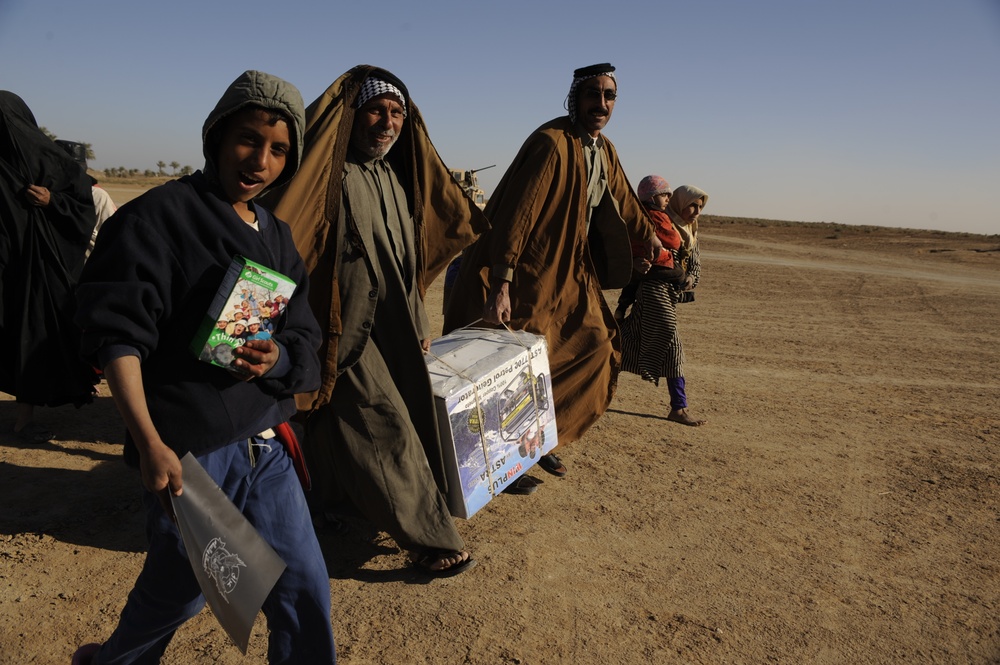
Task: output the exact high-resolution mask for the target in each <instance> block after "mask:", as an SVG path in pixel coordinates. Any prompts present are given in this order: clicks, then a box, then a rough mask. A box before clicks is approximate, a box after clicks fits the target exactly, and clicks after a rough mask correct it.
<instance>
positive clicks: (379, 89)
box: [354, 76, 406, 118]
mask: <svg viewBox="0 0 1000 665" xmlns="http://www.w3.org/2000/svg"><path fill="white" fill-rule="evenodd" d="M386 93H388V94H390V95H393V96H394V97H396V98H397V99H398V100H399V103H400V104H401V105H402V106H403V117H404V118H405V117H406V96H405V95H403V92H402V91H401V90H400V89H399V88H397V87H396V86H394V85H393V84H391V83H387V82H386V81H383V80H382V79H378V78H375V77H374V76H369V77H368V78H366V79H365V82H364V83H363V84H362V86H361V92H359V93H358V98H357V100H355V102H354V108H356V109H359V108H361V107H362V106H364V105H365V104H367V103H368V100H369V99H372V98H373V97H378V96H379V95H384V94H386Z"/></svg>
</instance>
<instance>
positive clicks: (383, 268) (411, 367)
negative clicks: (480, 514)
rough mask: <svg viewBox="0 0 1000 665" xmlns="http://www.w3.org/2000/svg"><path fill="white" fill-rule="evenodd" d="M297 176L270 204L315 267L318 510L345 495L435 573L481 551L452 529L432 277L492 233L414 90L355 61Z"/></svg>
mask: <svg viewBox="0 0 1000 665" xmlns="http://www.w3.org/2000/svg"><path fill="white" fill-rule="evenodd" d="M300 174H301V177H298V178H295V179H294V180H293V181H292V182H291V183H290V184H289V185H288V187H287V188H285V189H284V190H283V191H280V192H278V193H277V196H276V197H275V199H272V200H271V203H272V204H274V210H275V213H276V214H277V215H279V216H280V217H282V218H283V219H286V220H288V224H289V225H290V226H291V227H292V234H293V237H294V239H295V242H296V246H297V247H298V249H299V252H300V253H301V254H302V256H303V258H304V260H305V263H306V268H307V269H308V270H309V271H310V283H311V290H310V296H311V298H310V300H311V303H312V308H313V312H314V313H315V314H316V318H317V319H318V320H319V321H320V324H321V326H322V327H323V328H324V330H325V331H326V335H325V339H324V344H323V346H322V347H321V348H320V360H321V365H322V385H321V387H320V389H319V391H318V392H316V393H313V394H309V395H303V396H300V397H301V399H300V400H299V407H300V409H302V410H304V411H305V412H307V414H308V417H307V420H306V439H305V443H304V448H305V453H306V458H307V462H308V463H309V466H310V468H311V469H312V472H313V474H314V479H315V481H316V484H317V489H318V492H319V500H320V506H319V508H320V509H321V510H324V511H325V510H329V509H330V508H331V507H332V506H335V505H336V504H337V502H339V501H340V500H342V499H343V498H344V497H346V498H348V499H349V500H350V501H351V502H353V503H354V504H355V506H356V507H357V508H358V509H359V510H360V511H361V512H362V513H363V514H364V515H365V516H366V517H367V518H368V519H370V520H371V521H372V522H373V523H374V524H375V525H376V526H378V527H379V528H381V529H384V530H385V531H387V532H388V533H389V534H390V535H391V536H392V537H393V538H394V539H395V540H396V542H397V543H398V544H399V545H400V546H401V547H403V548H405V549H407V550H409V551H410V552H411V556H412V558H413V560H414V563H415V564H416V565H417V566H419V567H420V568H421V569H422V570H424V571H426V572H429V573H432V574H436V575H445V574H455V573H458V572H461V571H462V570H465V569H467V568H468V567H470V566H471V565H472V564H473V563H474V560H473V559H472V557H471V555H470V553H469V552H468V551H467V550H466V549H465V543H464V542H463V540H462V538H461V536H459V534H458V531H457V529H456V528H455V524H454V520H453V519H452V517H451V514H450V513H449V511H448V506H447V501H446V500H445V497H444V493H445V492H446V491H447V481H446V479H445V473H444V467H443V462H442V455H441V443H440V440H439V438H438V431H437V421H436V417H435V411H434V404H433V395H432V393H431V386H430V378H429V376H428V374H427V366H426V364H425V362H424V357H423V352H425V351H426V350H427V349H428V348H429V347H430V330H429V324H428V322H427V316H426V313H425V311H424V303H423V297H424V293H425V291H426V288H427V285H428V284H429V283H430V282H431V281H432V280H433V278H434V277H435V276H436V275H437V274H438V273H440V272H441V270H442V269H443V268H444V267H445V266H446V265H447V262H448V261H449V260H450V259H451V257H453V256H454V255H455V254H456V253H458V252H459V251H461V250H462V248H463V247H465V246H466V245H468V244H469V243H470V242H471V241H472V240H473V239H475V237H476V235H477V234H478V233H480V232H482V231H483V230H484V229H485V228H487V226H488V223H487V222H486V219H485V217H483V215H482V213H481V212H480V211H479V209H478V208H476V206H475V205H474V204H473V203H472V201H471V200H470V199H469V198H468V197H467V196H465V194H464V192H462V189H461V188H460V187H459V185H458V183H456V182H455V180H454V179H453V178H452V177H451V175H450V173H449V172H448V170H447V168H446V167H445V165H444V163H443V162H442V161H441V158H440V157H439V156H438V154H437V151H436V150H435V149H434V147H433V145H432V144H431V142H430V139H429V138H428V136H427V130H426V127H425V126H424V122H423V119H422V118H421V116H420V112H419V111H418V110H417V107H416V106H415V105H414V104H413V101H412V100H411V99H409V94H408V92H407V90H406V87H405V86H404V85H403V83H402V82H401V81H399V80H398V79H397V78H396V77H395V76H393V75H392V74H390V73H389V72H387V71H385V70H381V69H376V68H373V67H371V66H368V65H359V66H358V67H355V68H354V69H352V70H350V71H349V72H347V73H346V74H344V75H343V76H341V77H340V78H339V79H337V80H336V81H335V82H334V83H333V84H332V85H331V86H330V87H329V88H328V89H327V90H326V92H325V93H324V94H323V95H321V96H320V97H319V99H317V100H316V101H315V102H313V103H312V104H311V105H310V106H309V108H308V109H307V110H306V133H305V150H304V155H303V165H302V168H301V170H300Z"/></svg>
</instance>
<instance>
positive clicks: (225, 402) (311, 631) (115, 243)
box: [73, 71, 336, 665]
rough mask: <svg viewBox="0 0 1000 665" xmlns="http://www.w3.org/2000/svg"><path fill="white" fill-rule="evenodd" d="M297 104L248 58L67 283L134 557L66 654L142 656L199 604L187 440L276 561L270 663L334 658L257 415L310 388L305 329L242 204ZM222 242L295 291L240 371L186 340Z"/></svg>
mask: <svg viewBox="0 0 1000 665" xmlns="http://www.w3.org/2000/svg"><path fill="white" fill-rule="evenodd" d="M304 122H305V120H304V105H303V103H302V97H301V95H300V94H299V92H298V90H296V89H295V87H294V86H292V85H291V84H289V83H287V82H285V81H283V80H281V79H278V78H276V77H273V76H270V75H268V74H264V73H262V72H256V71H248V72H245V73H244V74H243V75H241V76H240V77H239V78H237V79H236V80H235V81H234V82H233V83H232V85H230V86H229V88H228V89H227V90H226V93H225V94H224V95H223V96H222V99H220V100H219V103H218V104H217V105H216V107H215V109H214V110H213V111H212V113H211V114H210V115H209V117H208V119H207V120H206V121H205V125H204V128H203V131H202V139H203V145H204V148H203V149H204V154H205V168H204V171H198V172H196V173H194V174H193V175H190V176H185V177H183V178H180V179H179V180H176V181H173V182H169V183H167V184H165V185H162V186H160V187H157V188H155V189H153V190H150V191H149V192H148V193H146V194H144V195H143V196H141V197H139V198H138V199H136V200H135V201H132V202H130V203H128V204H126V205H124V206H122V207H121V208H120V209H119V211H118V213H117V214H116V215H115V216H114V217H113V218H112V219H111V220H109V221H108V222H107V224H105V226H104V228H103V229H102V231H101V235H100V236H99V238H98V241H97V244H96V247H95V249H94V252H93V254H92V255H91V257H90V260H89V261H88V263H87V265H86V268H85V271H84V274H83V276H82V277H81V280H80V286H79V288H78V291H77V302H78V312H77V317H76V320H77V323H78V324H79V326H80V327H81V328H82V329H83V331H84V333H83V342H82V349H83V354H84V356H85V358H87V359H88V360H90V361H91V362H93V363H94V364H95V365H97V366H99V367H101V368H102V369H103V371H104V374H105V377H106V378H107V381H108V385H109V386H110V388H111V392H112V394H113V396H114V399H115V403H116V405H117V406H118V410H119V412H120V413H121V415H122V418H123V419H124V421H125V424H126V426H127V429H128V431H127V434H126V442H125V460H126V462H127V463H129V464H130V465H132V466H134V467H138V469H139V471H140V475H141V479H142V483H143V485H144V487H145V492H144V504H145V506H146V511H147V516H146V531H147V535H148V538H149V545H148V553H147V555H146V563H145V565H144V567H143V570H142V572H141V573H140V575H139V578H138V579H137V580H136V583H135V587H134V588H133V590H132V592H131V593H130V594H129V598H128V601H127V603H126V605H125V608H124V609H123V610H122V614H121V618H120V621H119V624H118V627H117V628H116V629H115V631H114V633H113V634H112V635H111V637H109V638H108V640H107V641H106V642H105V643H104V644H103V645H86V646H84V647H81V648H80V650H79V651H78V652H77V654H76V655H75V656H74V660H73V662H74V663H81V664H82V663H93V664H94V665H98V664H104V663H132V662H157V661H158V660H159V657H160V656H161V655H162V654H163V652H164V650H165V649H166V647H167V644H168V643H169V642H170V639H171V637H172V636H173V634H174V632H175V631H176V629H177V628H178V627H179V626H180V625H181V624H183V623H184V622H185V621H186V620H187V619H189V618H191V617H193V616H194V615H196V614H197V613H198V612H199V611H200V610H201V608H202V607H203V605H204V603H205V599H204V597H203V596H202V594H201V591H200V588H199V586H198V582H197V580H196V579H195V576H194V573H193V572H192V570H191V565H190V564H189V563H188V559H187V556H186V554H185V550H184V546H183V541H182V539H181V536H180V534H179V532H178V530H177V527H176V525H175V524H174V522H173V520H172V517H173V512H172V509H171V507H170V495H171V494H173V495H180V493H181V491H182V487H183V479H182V473H181V463H180V457H181V456H183V455H184V454H186V453H188V452H191V453H192V454H193V455H194V456H195V457H196V458H197V460H198V461H199V463H200V464H201V465H202V467H204V468H205V470H206V471H207V472H208V474H209V475H210V476H211V477H212V479H213V480H214V481H215V482H216V483H217V484H218V485H219V487H221V488H222V490H223V491H224V492H225V493H226V495H227V496H228V497H229V499H231V500H232V501H233V502H234V503H235V504H236V506H237V507H238V508H240V510H241V511H242V512H243V514H244V515H245V516H246V517H247V519H248V520H249V521H250V522H251V523H252V524H253V525H254V526H255V527H256V529H257V531H258V532H259V533H260V535H261V536H262V537H263V538H264V540H266V541H267V542H268V543H269V544H270V545H271V547H273V548H274V549H275V551H276V552H277V553H278V555H279V556H280V557H281V558H282V559H283V560H284V561H285V563H286V564H287V569H286V570H285V572H284V573H283V574H282V576H281V577H280V578H279V580H278V582H277V584H276V585H275V587H274V588H273V589H272V591H271V593H270V595H269V596H268V597H267V600H266V601H265V602H264V606H263V611H264V614H265V615H266V616H267V620H268V627H269V629H270V637H269V644H268V659H269V661H270V662H272V663H277V662H281V663H286V662H288V663H333V662H335V660H336V657H335V654H334V641H333V631H332V628H331V624H330V586H329V575H328V573H327V570H326V565H325V563H324V560H323V555H322V553H321V552H320V548H319V544H318V542H317V540H316V535H315V533H314V531H313V527H312V523H311V521H310V518H309V511H308V509H307V508H306V502H305V497H304V494H303V492H302V488H301V486H300V484H299V481H298V478H297V476H296V474H295V471H294V468H293V463H292V461H291V459H290V458H289V456H288V455H287V454H286V451H285V449H284V447H283V446H282V445H281V444H280V443H278V442H277V441H275V440H272V439H269V438H268V437H269V436H273V434H271V433H270V428H272V427H274V426H275V425H278V424H280V423H283V422H285V421H286V420H287V419H288V418H289V417H290V416H291V415H292V414H294V412H295V403H294V399H293V397H292V396H293V395H294V394H295V393H297V392H304V391H310V390H314V389H316V388H317V387H318V386H319V366H318V356H317V349H318V346H319V342H320V333H319V328H318V326H317V324H316V321H315V319H314V318H313V315H312V313H311V309H310V308H309V305H308V302H307V282H308V278H307V275H306V272H305V269H304V267H303V264H302V261H301V259H300V258H299V255H298V253H297V252H296V250H295V245H294V244H293V242H292V238H291V233H290V231H289V229H288V227H287V226H286V225H285V223H284V222H282V221H280V220H278V219H276V218H275V217H274V216H273V215H271V213H269V212H268V211H267V210H265V209H264V208H262V207H261V206H259V205H257V204H255V202H254V198H255V197H256V196H257V195H259V194H260V193H261V192H263V191H265V190H267V189H269V188H270V187H273V186H277V185H281V184H283V183H285V182H287V181H288V180H289V179H290V178H291V177H292V175H293V174H294V173H295V171H296V170H297V169H298V166H299V162H300V159H301V155H302V136H303V130H304ZM234 255H242V256H245V257H246V258H248V259H251V260H253V261H256V262H258V263H261V264H264V265H267V266H268V267H271V268H273V269H274V270H277V271H278V272H280V273H283V274H285V275H288V276H289V277H291V278H292V279H293V280H294V281H295V282H296V284H298V288H297V289H296V291H295V294H294V295H293V297H292V299H291V301H290V302H289V303H288V306H287V307H286V308H285V310H284V312H283V313H284V316H283V317H282V318H281V319H280V322H279V323H278V325H277V327H276V328H275V331H274V335H273V337H272V338H271V339H267V340H252V341H248V342H247V343H246V344H244V345H243V346H241V347H239V348H238V349H236V351H235V354H236V356H237V361H236V365H237V367H238V369H239V372H238V373H237V372H232V373H230V372H227V371H226V370H224V369H222V368H219V367H216V366H213V365H209V364H208V363H204V362H201V361H199V360H198V359H197V357H196V356H195V355H194V354H193V353H191V351H189V350H188V345H189V343H190V341H191V339H192V338H193V337H194V335H195V333H196V332H197V329H198V326H199V324H200V322H201V320H202V317H203V316H204V314H205V312H206V310H207V309H208V307H209V304H210V302H211V300H212V298H213V296H214V295H215V292H216V291H217V289H218V286H219V284H220V282H221V281H222V279H223V276H224V274H225V272H226V270H227V268H228V267H229V264H230V262H231V260H232V258H233V256H234Z"/></svg>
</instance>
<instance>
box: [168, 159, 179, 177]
mask: <svg viewBox="0 0 1000 665" xmlns="http://www.w3.org/2000/svg"><path fill="white" fill-rule="evenodd" d="M180 167H181V163H180V162H170V168H172V169H173V170H174V175H177V169H179V168H180Z"/></svg>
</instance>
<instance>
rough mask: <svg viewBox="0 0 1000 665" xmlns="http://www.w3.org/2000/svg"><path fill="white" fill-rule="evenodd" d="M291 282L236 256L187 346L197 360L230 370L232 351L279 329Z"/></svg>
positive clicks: (290, 293)
mask: <svg viewBox="0 0 1000 665" xmlns="http://www.w3.org/2000/svg"><path fill="white" fill-rule="evenodd" d="M294 292H295V282H293V281H292V280H291V279H289V278H288V277H286V276H284V275H282V274H281V273H279V272H275V271H274V270H271V269H270V268H268V267H266V266H263V265H261V264H259V263H255V262H253V261H250V260H249V259H246V258H244V257H242V256H237V257H235V258H234V259H233V263H232V264H230V267H229V270H228V271H227V272H226V276H225V277H224V278H223V280H222V284H221V285H220V286H219V291H218V292H217V293H216V295H215V298H214V299H213V300H212V304H211V305H210V306H209V308H208V311H207V312H206V314H205V320H204V321H203V322H202V325H201V327H200V328H199V330H198V334H197V335H195V337H194V340H193V341H192V343H191V350H192V352H194V353H195V354H196V355H197V356H198V358H199V359H200V360H203V361H205V362H207V363H211V364H213V365H218V366H219V367H225V368H227V369H233V362H234V361H235V360H236V355H235V354H234V353H233V350H234V349H236V348H237V347H240V346H243V345H244V344H245V343H247V342H248V341H250V340H255V339H270V338H271V335H272V334H273V333H274V332H275V331H276V330H278V329H279V327H280V324H281V317H282V315H283V314H284V310H285V307H286V306H287V305H288V300H289V298H291V297H292V294H293V293H294Z"/></svg>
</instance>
